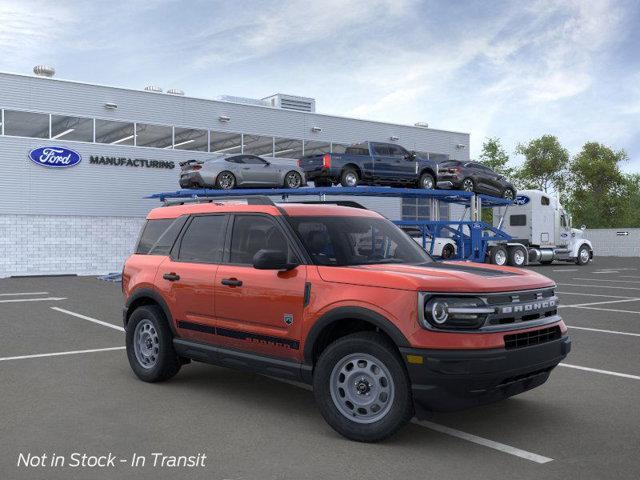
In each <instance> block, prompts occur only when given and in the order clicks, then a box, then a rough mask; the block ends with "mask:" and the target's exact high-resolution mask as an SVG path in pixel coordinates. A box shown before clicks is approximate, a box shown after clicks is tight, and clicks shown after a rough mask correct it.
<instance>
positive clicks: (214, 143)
mask: <svg viewBox="0 0 640 480" xmlns="http://www.w3.org/2000/svg"><path fill="white" fill-rule="evenodd" d="M210 152H211V153H225V154H226V153H242V135H241V134H239V133H228V132H211V147H210Z"/></svg>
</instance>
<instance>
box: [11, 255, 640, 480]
mask: <svg viewBox="0 0 640 480" xmlns="http://www.w3.org/2000/svg"><path fill="white" fill-rule="evenodd" d="M532 268H534V269H535V270H536V271H538V272H540V273H543V274H545V275H547V276H549V277H551V278H553V279H554V280H555V281H556V282H557V283H558V292H559V297H560V302H561V308H562V310H561V313H562V315H563V317H564V319H565V322H566V323H567V324H568V325H569V327H570V333H571V335H572V339H573V350H572V352H571V354H570V355H569V357H567V359H566V361H565V363H564V364H562V366H559V367H558V368H557V369H556V370H555V371H554V372H553V373H552V375H551V378H550V380H549V381H548V382H547V383H546V384H545V385H544V386H542V387H540V388H538V389H535V390H533V391H531V392H527V393H525V394H522V395H520V396H517V397H514V398H511V399H509V400H507V401H504V402H501V403H497V404H493V405H489V406H485V407H482V408H476V409H473V410H467V411H464V412H459V413H452V414H437V415H434V416H433V417H432V418H431V419H429V421H427V422H421V423H412V424H411V425H409V426H408V427H407V428H405V429H404V430H402V431H401V432H400V433H399V434H398V435H396V436H394V437H393V438H391V439H390V440H388V441H386V442H384V443H380V444H373V445H371V444H361V443H355V442H350V441H348V440H345V439H343V438H342V437H340V436H339V435H338V434H336V433H335V432H334V431H333V430H332V429H331V428H330V427H329V426H328V425H327V424H325V422H324V421H323V419H322V418H321V417H320V414H319V412H318V410H317V409H316V407H315V404H314V400H313V395H312V393H311V392H310V391H309V390H308V389H305V388H301V387H300V386H297V385H293V384H288V383H283V382H280V381H276V380H272V379H270V378H266V377H262V376H258V375H251V374H246V373H239V372H236V371H232V370H227V369H223V368H217V367H213V366H208V365H202V364H191V365H188V366H186V367H184V368H183V369H182V370H181V372H180V373H179V374H178V376H176V377H175V378H174V379H173V380H171V381H169V382H166V383H163V384H146V383H143V382H140V381H139V380H137V379H136V378H135V377H134V375H133V373H132V372H131V370H130V368H129V365H128V362H127V360H126V356H125V353H124V349H123V348H124V347H123V345H124V338H123V332H122V331H121V304H122V295H121V292H120V284H119V283H109V282H104V281H100V280H97V279H95V278H93V277H58V278H52V277H49V278H12V279H4V280H0V331H1V332H2V335H0V385H1V387H0V388H1V392H2V394H1V396H0V400H1V401H2V402H1V403H2V417H1V420H0V438H1V439H2V442H1V444H0V478H1V479H21V478H46V479H58V478H60V479H69V478H82V479H93V478H136V479H138V478H140V479H146V478H153V479H158V478H188V479H191V478H193V479H199V478H207V479H247V480H248V479H256V480H258V479H260V480H264V479H276V478H277V479H307V478H309V479H316V478H335V479H360V478H394V479H395V478H398V479H400V478H438V479H440V480H444V479H459V478H472V479H496V478H523V479H529V478H531V479H534V478H535V479H539V478H565V479H566V478H580V479H587V478H593V479H602V478H608V479H618V478H620V479H622V478H624V479H627V478H629V479H630V478H638V474H639V472H640V456H639V455H638V446H639V445H640V429H639V428H638V427H639V425H640V408H639V406H638V405H639V404H640V259H636V258H632V259H629V258H624V259H623V258H597V259H596V261H595V262H594V263H592V264H590V265H588V266H586V267H578V266H576V265H574V264H557V265H551V266H544V267H542V266H541V267H532ZM72 452H84V453H87V454H91V455H106V454H108V453H109V452H111V453H113V454H114V455H116V456H118V457H119V458H125V459H127V458H128V459H130V458H131V457H132V455H134V454H137V455H143V456H146V457H147V464H146V465H145V466H144V467H141V466H140V467H133V466H131V465H130V464H129V463H131V462H129V463H128V464H118V463H116V465H115V467H105V468H98V467H94V468H82V469H80V468H75V469H74V468H70V467H68V466H67V467H57V468H51V467H24V466H21V467H18V466H17V462H18V458H19V454H20V453H23V454H27V453H31V454H33V455H41V454H42V453H47V454H48V455H49V457H51V455H52V454H57V455H66V456H68V455H70V454H71V453H72ZM152 453H163V454H166V455H193V456H196V455H198V454H200V453H204V454H206V456H207V458H206V462H205V464H206V466H205V467H201V466H197V467H192V468H171V467H168V466H165V467H155V468H154V467H152V466H150V458H151V455H152Z"/></svg>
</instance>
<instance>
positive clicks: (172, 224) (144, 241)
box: [136, 215, 187, 255]
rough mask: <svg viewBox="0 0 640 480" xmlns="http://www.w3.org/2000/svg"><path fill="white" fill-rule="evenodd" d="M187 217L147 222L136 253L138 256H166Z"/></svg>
mask: <svg viewBox="0 0 640 480" xmlns="http://www.w3.org/2000/svg"><path fill="white" fill-rule="evenodd" d="M186 220H187V216H186V215H183V216H182V217H178V218H160V219H157V220H147V223H146V224H145V226H144V228H143V229H142V234H141V235H140V240H139V241H138V247H137V248H136V253H137V254H140V255H168V254H169V251H170V250H171V247H173V244H174V243H175V241H176V238H178V234H179V233H180V230H181V229H182V227H183V225H184V223H185V221H186Z"/></svg>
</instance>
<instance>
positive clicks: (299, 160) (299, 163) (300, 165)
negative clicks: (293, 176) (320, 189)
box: [298, 159, 302, 167]
mask: <svg viewBox="0 0 640 480" xmlns="http://www.w3.org/2000/svg"><path fill="white" fill-rule="evenodd" d="M298 166H299V167H302V160H301V159H298Z"/></svg>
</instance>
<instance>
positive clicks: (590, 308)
mask: <svg viewBox="0 0 640 480" xmlns="http://www.w3.org/2000/svg"><path fill="white" fill-rule="evenodd" d="M574 308H584V309H585V310H599V311H601V312H615V313H633V314H636V315H640V312H636V311H635V310H616V309H615V308H599V307H574Z"/></svg>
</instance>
